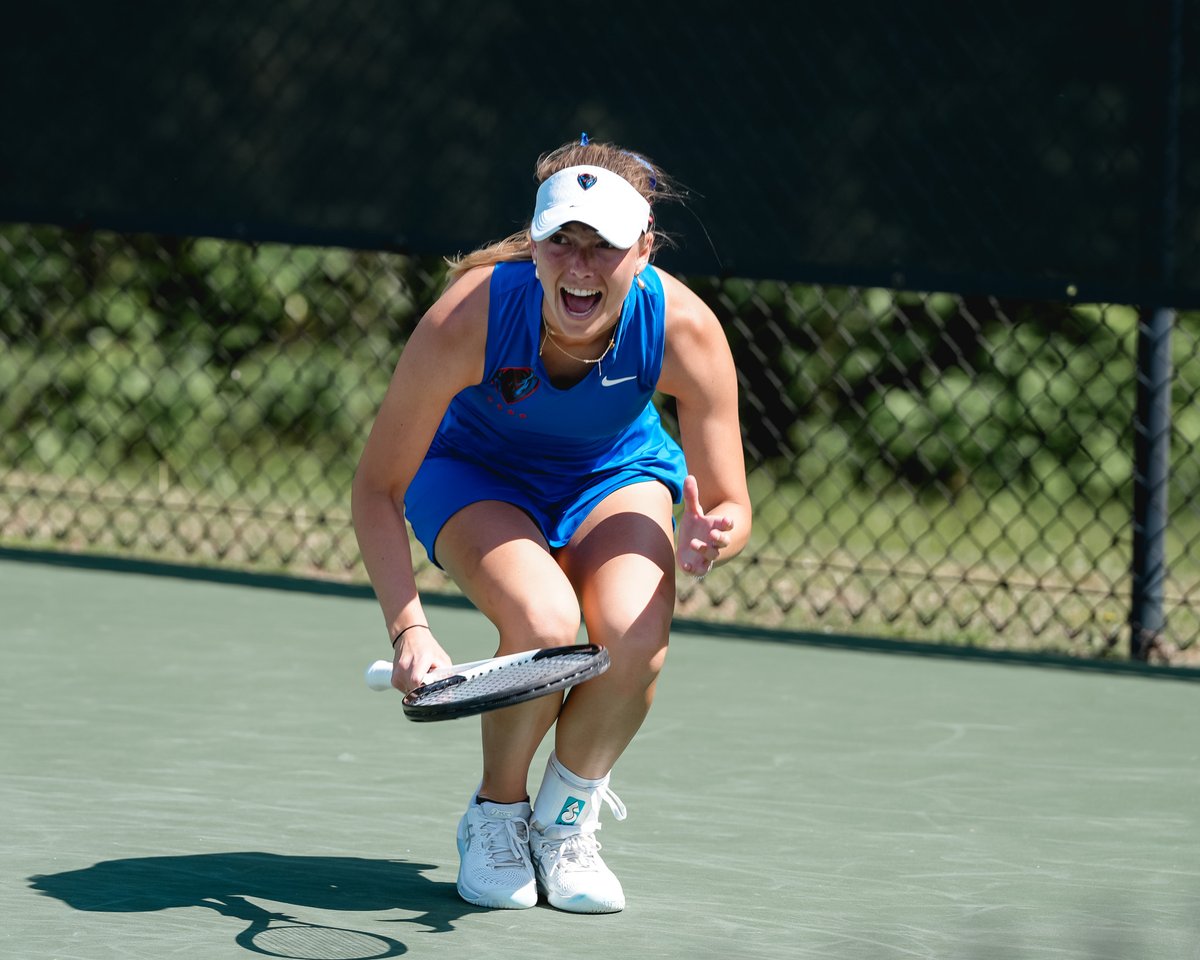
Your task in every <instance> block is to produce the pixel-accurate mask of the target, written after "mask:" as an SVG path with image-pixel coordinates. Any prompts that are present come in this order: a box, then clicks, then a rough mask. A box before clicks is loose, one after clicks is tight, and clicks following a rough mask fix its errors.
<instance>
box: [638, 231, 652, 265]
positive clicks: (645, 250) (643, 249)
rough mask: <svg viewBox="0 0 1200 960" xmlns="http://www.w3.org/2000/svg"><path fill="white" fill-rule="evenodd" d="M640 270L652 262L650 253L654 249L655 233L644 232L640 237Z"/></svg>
mask: <svg viewBox="0 0 1200 960" xmlns="http://www.w3.org/2000/svg"><path fill="white" fill-rule="evenodd" d="M637 246H638V272H639V273H640V272H641V271H642V270H645V269H646V266H647V265H648V264H649V263H650V254H651V253H652V252H653V251H654V234H653V233H650V232H646V233H643V234H642V235H641V236H640V237H638V245H637Z"/></svg>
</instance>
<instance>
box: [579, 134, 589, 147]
mask: <svg viewBox="0 0 1200 960" xmlns="http://www.w3.org/2000/svg"><path fill="white" fill-rule="evenodd" d="M579 145H580V146H581V147H586V146H587V145H588V135H587V131H586V130H584V131H583V133H581V134H580V135H579Z"/></svg>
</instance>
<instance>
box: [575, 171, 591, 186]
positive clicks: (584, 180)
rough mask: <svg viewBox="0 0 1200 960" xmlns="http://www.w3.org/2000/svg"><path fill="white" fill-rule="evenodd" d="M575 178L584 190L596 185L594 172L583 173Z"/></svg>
mask: <svg viewBox="0 0 1200 960" xmlns="http://www.w3.org/2000/svg"><path fill="white" fill-rule="evenodd" d="M575 179H576V180H578V181H579V185H580V186H581V187H583V189H584V190H590V189H592V187H594V186H595V185H596V175H595V174H594V173H581V174H580V175H579V176H577V177H576V178H575Z"/></svg>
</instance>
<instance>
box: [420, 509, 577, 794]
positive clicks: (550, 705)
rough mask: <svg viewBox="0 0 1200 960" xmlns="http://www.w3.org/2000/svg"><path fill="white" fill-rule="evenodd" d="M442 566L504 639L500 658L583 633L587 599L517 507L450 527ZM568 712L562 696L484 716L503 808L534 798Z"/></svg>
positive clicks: (486, 775)
mask: <svg viewBox="0 0 1200 960" xmlns="http://www.w3.org/2000/svg"><path fill="white" fill-rule="evenodd" d="M436 549H437V557H438V561H439V562H440V563H441V564H442V566H443V567H444V568H445V570H446V572H447V573H449V574H450V576H452V577H453V578H454V580H455V582H456V583H457V584H458V585H459V587H460V588H461V589H462V591H463V593H464V594H465V595H466V596H467V598H468V599H469V600H470V601H471V602H472V603H473V604H474V605H475V606H476V607H477V608H478V609H479V611H480V612H482V613H483V614H484V616H486V617H487V618H488V619H489V620H491V622H492V623H493V624H495V626H496V629H497V630H498V631H499V633H500V645H499V648H498V650H497V654H498V655H499V654H507V653H518V652H520V651H522V650H531V649H533V648H535V647H555V646H565V645H567V644H572V643H575V642H576V639H577V637H578V634H579V624H580V611H579V601H578V599H577V598H576V596H575V592H574V590H573V588H572V587H571V584H570V583H569V581H568V580H567V578H566V576H564V574H563V571H562V570H561V569H560V568H559V566H558V564H557V563H556V562H555V560H554V558H553V556H552V555H551V553H550V549H549V547H548V546H547V544H546V541H545V540H544V538H543V537H542V535H541V533H540V531H539V530H538V528H537V526H536V525H535V524H534V522H533V521H532V520H531V519H530V518H529V517H528V516H527V515H526V514H525V513H524V512H523V511H521V510H519V509H517V508H516V507H514V506H512V505H511V504H507V503H501V502H498V501H494V500H485V501H481V502H479V503H474V504H472V505H470V506H469V507H466V508H464V509H463V510H460V511H459V512H458V513H456V514H455V515H454V516H453V517H451V518H450V520H449V521H448V522H447V523H446V525H445V527H443V528H442V532H441V533H440V534H439V535H438V539H437V547H436ZM561 706H562V698H561V697H559V696H550V697H541V698H539V699H537V700H531V701H529V702H528V703H522V704H518V705H517V706H514V707H508V708H506V709H504V710H497V711H494V712H492V713H487V714H484V715H483V717H482V718H481V720H482V735H483V786H482V787H481V788H480V793H481V794H482V795H483V796H485V797H487V798H488V799H489V800H494V801H496V802H497V803H515V802H517V801H520V800H524V799H525V798H526V796H527V795H528V785H527V781H528V774H529V765H530V763H531V762H532V760H533V755H534V753H536V752H537V748H538V746H539V745H540V744H541V742H542V740H543V739H544V738H545V736H546V732H547V731H548V730H549V729H550V727H551V725H552V724H553V723H554V720H555V718H556V717H557V716H558V713H559V709H560V708H561Z"/></svg>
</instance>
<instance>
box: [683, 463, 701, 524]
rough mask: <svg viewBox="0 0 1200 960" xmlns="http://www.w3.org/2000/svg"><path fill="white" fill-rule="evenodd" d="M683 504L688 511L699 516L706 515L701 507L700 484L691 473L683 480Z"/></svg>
mask: <svg viewBox="0 0 1200 960" xmlns="http://www.w3.org/2000/svg"><path fill="white" fill-rule="evenodd" d="M683 506H684V509H685V510H687V512H688V513H694V514H695V515H696V516H698V517H699V516H703V515H704V512H703V511H702V510H701V509H700V484H698V483H697V482H696V478H695V477H694V476H692V475H691V474H690V473H689V474H688V475H687V478H686V479H685V480H684V481H683Z"/></svg>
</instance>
